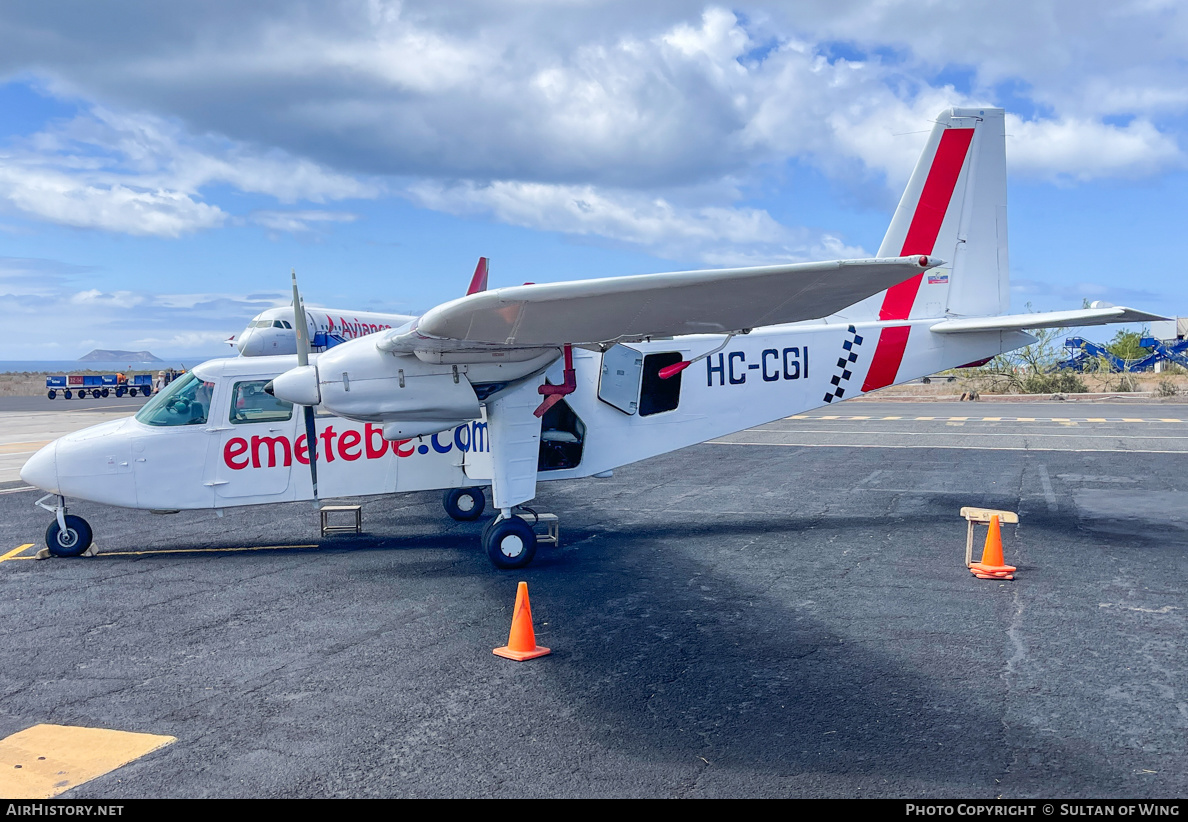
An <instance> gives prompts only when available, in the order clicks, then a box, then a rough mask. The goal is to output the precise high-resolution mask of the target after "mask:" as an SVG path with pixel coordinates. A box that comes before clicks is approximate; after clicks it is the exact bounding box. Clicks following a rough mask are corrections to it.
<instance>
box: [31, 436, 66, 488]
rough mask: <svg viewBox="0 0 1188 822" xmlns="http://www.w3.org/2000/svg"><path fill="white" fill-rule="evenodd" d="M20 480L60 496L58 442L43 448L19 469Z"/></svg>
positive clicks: (55, 441)
mask: <svg viewBox="0 0 1188 822" xmlns="http://www.w3.org/2000/svg"><path fill="white" fill-rule="evenodd" d="M21 479H23V480H24V481H25V482H27V483H29V484H30V485H32V486H33V487H34V488H40V489H41V490H43V491H49V492H50V493H51V494H60V493H61V491H60V490H59V489H58V441H57V440H54V441H53V442H51V443H50V444H49V445H46V446H44V447H43V448H42V449H41V450H40V451H38V452H37V453H36V454H34V455H33V456H31V457H29V460H28V462H26V463H25V465H24V467H23V468H21Z"/></svg>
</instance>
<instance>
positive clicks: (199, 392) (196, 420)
mask: <svg viewBox="0 0 1188 822" xmlns="http://www.w3.org/2000/svg"><path fill="white" fill-rule="evenodd" d="M213 392H214V383H211V382H203V381H202V380H201V379H199V378H198V376H197V375H195V374H194V372H193V371H191V372H189V373H188V374H186V375H185V376H184V377H181V378H180V379H176V380H174V381H173V382H171V383H169V385H168V386H167V387H166V388H165V390H163V391H161V392H160V393H158V394H157V395H156V396H155V397H153V398H152V399H151V400H149V401H148V402H147V403H145V405H144V408H141V409H140V411H139V412H138V413H137V414H136V419H137V421H139V422H142V423H144V424H145V425H158V426H169V425H203V424H205V423H206V419H207V416H208V415H209V414H210V397H211V394H212V393H213Z"/></svg>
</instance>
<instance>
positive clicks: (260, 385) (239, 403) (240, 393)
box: [228, 380, 293, 425]
mask: <svg viewBox="0 0 1188 822" xmlns="http://www.w3.org/2000/svg"><path fill="white" fill-rule="evenodd" d="M267 384H268V381H267V380H253V381H251V382H237V383H235V388H234V389H233V390H232V391H231V413H230V414H229V415H228V419H230V421H231V424H232V425H246V424H248V423H253V422H284V421H285V420H289V419H292V418H293V404H292V403H289V402H285V401H284V400H278V399H277V398H276V397H274V396H272V395H271V394H268V393H265V391H264V386H265V385H267Z"/></svg>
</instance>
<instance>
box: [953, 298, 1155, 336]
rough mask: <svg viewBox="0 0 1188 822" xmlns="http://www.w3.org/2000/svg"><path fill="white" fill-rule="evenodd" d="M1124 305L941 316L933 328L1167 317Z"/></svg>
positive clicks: (1015, 327) (1024, 327)
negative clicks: (953, 316)
mask: <svg viewBox="0 0 1188 822" xmlns="http://www.w3.org/2000/svg"><path fill="white" fill-rule="evenodd" d="M1166 319H1167V318H1166V317H1160V316H1159V315H1158V314H1148V313H1147V312H1146V311H1137V310H1135V309H1133V308H1127V307H1125V306H1121V305H1111V306H1105V307H1100V308H1096V307H1095V308H1079V309H1077V310H1075V311H1043V312H1040V313H1036V314H1004V315H1002V316H1000V317H971V318H969V319H965V320H942V321H941V322H939V323H937V324H936V325H934V326H931V330H932V331H935V332H936V333H937V334H965V333H973V332H977V331H1028V330H1031V329H1034V328H1075V327H1078V326H1082V325H1108V324H1110V323H1146V322H1153V321H1157V320H1166Z"/></svg>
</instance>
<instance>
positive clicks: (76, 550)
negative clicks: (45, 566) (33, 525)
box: [45, 514, 93, 557]
mask: <svg viewBox="0 0 1188 822" xmlns="http://www.w3.org/2000/svg"><path fill="white" fill-rule="evenodd" d="M64 519H65V520H66V530H65V531H63V530H62V529H61V527H60V526H59V525H58V521H57V520H56V519H55V520H54V521H53V522H51V523H50V527H49V528H47V529H45V547H46V548H49V552H50V553H51V554H53V555H54V556H56V557H77V556H79V555H80V554H82V553H83V552H85V551H86V550H87V549H88V548H90V547H91V539H92V537H93V535H92V534H91V526H90V525H88V524H87V521H86V520H85V519H83V518H82V517H76V516H74V515H73V514H67V515H66V516H65V517H64Z"/></svg>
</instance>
